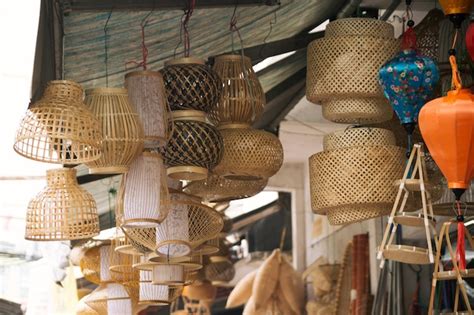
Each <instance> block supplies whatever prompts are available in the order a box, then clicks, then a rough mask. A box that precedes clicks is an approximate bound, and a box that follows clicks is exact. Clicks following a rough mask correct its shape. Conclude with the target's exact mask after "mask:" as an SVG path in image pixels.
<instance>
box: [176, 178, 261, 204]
mask: <svg viewBox="0 0 474 315" xmlns="http://www.w3.org/2000/svg"><path fill="white" fill-rule="evenodd" d="M267 182H268V179H266V178H264V179H260V180H255V181H248V180H238V179H227V178H225V177H223V176H218V175H214V174H212V175H210V176H209V177H208V178H207V179H204V180H199V181H193V182H191V183H189V184H188V185H187V186H186V187H185V188H184V192H186V193H189V194H191V195H195V196H199V197H201V198H202V199H203V200H205V201H206V202H224V201H231V200H235V199H242V198H248V197H252V196H254V195H256V194H258V193H259V192H261V191H262V190H263V189H264V188H265V186H266V185H267Z"/></svg>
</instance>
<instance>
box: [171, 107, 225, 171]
mask: <svg viewBox="0 0 474 315" xmlns="http://www.w3.org/2000/svg"><path fill="white" fill-rule="evenodd" d="M172 123H173V133H172V134H171V137H170V139H169V141H168V143H167V145H166V147H165V148H164V150H163V158H164V160H165V164H166V165H167V167H168V169H167V173H168V176H170V177H172V178H174V179H180V180H200V179H205V178H206V177H207V174H208V170H211V169H213V168H214V167H215V166H216V165H217V164H218V163H219V162H220V160H221V158H222V151H223V146H224V145H223V141H222V137H221V135H220V133H219V132H218V131H217V130H216V129H215V128H214V127H213V126H212V125H210V124H208V123H206V120H205V115H204V113H203V112H198V111H177V112H173V122H172Z"/></svg>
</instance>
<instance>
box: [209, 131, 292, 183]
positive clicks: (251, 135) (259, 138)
mask: <svg viewBox="0 0 474 315" xmlns="http://www.w3.org/2000/svg"><path fill="white" fill-rule="evenodd" d="M220 132H221V135H222V139H223V140H224V155H223V157H222V160H221V162H220V163H219V165H217V166H216V167H215V168H214V170H213V171H214V173H215V174H217V175H221V176H224V177H225V178H227V179H237V180H262V179H266V178H269V177H271V176H273V175H275V174H276V172H278V170H279V169H280V167H281V165H282V164H283V147H282V145H281V142H280V140H279V139H278V137H276V136H274V135H273V134H271V133H269V132H266V131H263V130H257V129H252V128H226V129H221V130H220Z"/></svg>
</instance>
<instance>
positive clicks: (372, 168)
mask: <svg viewBox="0 0 474 315" xmlns="http://www.w3.org/2000/svg"><path fill="white" fill-rule="evenodd" d="M404 155H405V154H404V150H403V148H401V147H397V146H395V138H394V136H393V133H392V132H391V131H389V130H385V129H379V128H353V129H348V130H345V131H342V132H335V133H333V134H329V135H327V136H326V137H325V138H324V151H322V152H319V153H316V154H314V155H313V156H311V157H310V158H309V165H310V166H309V169H310V189H311V205H312V209H313V212H314V213H317V214H326V215H327V216H328V220H329V223H331V224H333V225H337V224H346V223H351V222H357V221H362V220H367V219H370V218H374V217H378V216H382V215H386V214H388V213H389V212H390V210H391V208H392V206H393V203H394V201H395V196H396V192H397V191H396V188H395V186H394V185H393V183H394V182H395V180H397V179H399V178H401V177H402V175H403V161H404V159H405V158H404Z"/></svg>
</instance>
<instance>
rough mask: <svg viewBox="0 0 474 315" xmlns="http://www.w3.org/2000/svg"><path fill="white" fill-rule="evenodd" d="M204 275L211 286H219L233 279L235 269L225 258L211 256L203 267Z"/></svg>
mask: <svg viewBox="0 0 474 315" xmlns="http://www.w3.org/2000/svg"><path fill="white" fill-rule="evenodd" d="M204 274H205V275H206V279H207V280H209V281H210V282H211V283H212V284H213V285H221V284H225V283H228V282H230V281H232V279H234V276H235V268H234V265H233V264H232V262H231V261H230V260H229V259H228V258H227V257H224V256H211V257H209V263H208V264H206V266H205V267H204Z"/></svg>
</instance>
